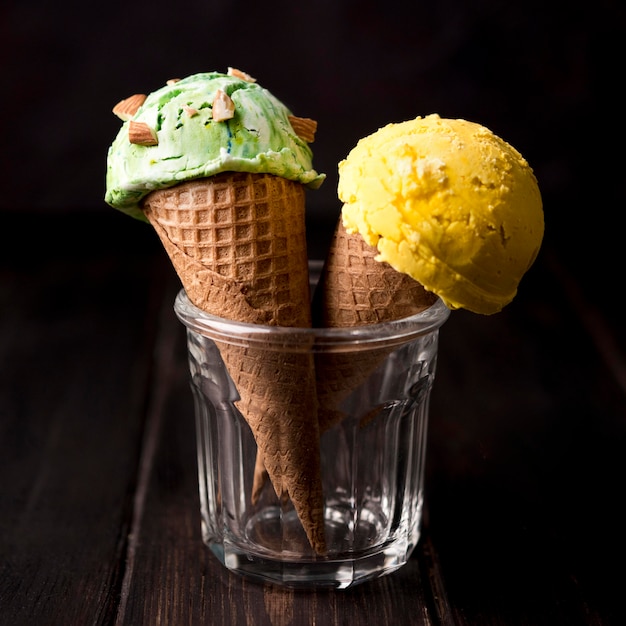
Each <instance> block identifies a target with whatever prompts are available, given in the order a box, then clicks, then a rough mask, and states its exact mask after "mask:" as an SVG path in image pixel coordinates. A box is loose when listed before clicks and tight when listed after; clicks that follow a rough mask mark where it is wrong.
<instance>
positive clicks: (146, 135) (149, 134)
mask: <svg viewBox="0 0 626 626" xmlns="http://www.w3.org/2000/svg"><path fill="white" fill-rule="evenodd" d="M128 141H130V143H136V144H138V145H140V146H156V145H157V144H158V143H159V140H158V139H157V136H156V133H155V132H154V130H153V129H152V128H150V126H148V125H147V124H146V123H144V122H133V121H132V120H131V122H130V124H129V125H128Z"/></svg>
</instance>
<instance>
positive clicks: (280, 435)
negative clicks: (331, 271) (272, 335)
mask: <svg viewBox="0 0 626 626" xmlns="http://www.w3.org/2000/svg"><path fill="white" fill-rule="evenodd" d="M304 196H305V192H304V189H303V187H302V185H301V184H300V183H297V182H293V181H289V180H286V179H283V178H280V177H277V176H273V175H270V174H249V173H231V172H227V173H223V174H218V175H216V176H212V177H210V178H205V179H199V180H193V181H189V182H185V183H181V184H179V185H177V186H175V187H171V188H168V189H163V190H158V191H153V192H152V193H150V194H149V195H148V196H147V197H146V199H145V200H144V203H143V210H144V213H145V215H146V217H147V218H148V220H149V221H150V223H151V224H152V226H153V227H154V229H155V230H156V232H157V234H158V236H159V238H160V239H161V242H162V244H163V246H164V248H165V250H166V251H167V253H168V255H169V257H170V260H171V261H172V264H173V265H174V268H175V270H176V272H177V274H178V276H179V277H180V279H181V282H182V284H183V287H184V288H185V291H186V292H187V295H188V297H189V299H190V300H191V301H192V302H193V303H194V304H195V305H196V306H197V307H198V308H200V309H202V310H203V311H206V312H207V313H210V314H212V315H217V316H220V317H223V318H227V319H230V320H235V321H241V322H248V323H252V324H266V325H278V326H292V327H303V328H304V327H310V326H311V308H310V288H309V274H308V258H307V248H306V233H305V219H304V211H305V202H304ZM218 347H219V349H220V352H221V355H222V359H223V360H224V363H225V365H226V367H227V369H228V371H229V374H230V376H231V378H232V380H233V382H234V384H235V386H236V388H237V390H238V392H239V395H240V399H239V401H238V402H237V406H238V408H239V410H240V411H241V413H242V415H243V416H244V418H245V419H246V421H247V423H248V424H249V425H250V428H251V430H252V433H253V434H254V437H255V440H256V443H257V448H258V458H257V463H256V468H255V476H254V481H253V487H252V490H251V499H252V501H253V504H254V503H255V502H256V501H257V500H258V499H259V497H260V494H261V491H262V490H263V486H264V478H265V471H267V475H268V476H269V478H270V480H271V483H272V485H273V487H274V490H275V491H276V494H277V495H278V496H279V497H281V498H282V499H285V498H286V497H287V496H288V498H289V499H290V500H291V502H292V503H293V506H294V508H295V509H296V512H297V514H298V516H299V518H300V520H301V522H302V525H303V527H304V530H305V531H306V533H307V537H308V539H309V542H310V544H311V546H312V547H313V548H314V549H315V550H316V551H317V552H319V553H323V552H324V551H325V537H324V519H323V499H322V486H321V475H320V459H319V429H318V420H317V395H316V391H315V371H314V359H313V355H312V353H302V352H288V351H285V350H284V349H283V347H282V346H280V345H277V346H274V347H273V346H267V345H266V346H264V348H263V349H260V348H255V347H242V346H240V345H233V344H229V343H223V342H219V343H218ZM273 348H275V349H273Z"/></svg>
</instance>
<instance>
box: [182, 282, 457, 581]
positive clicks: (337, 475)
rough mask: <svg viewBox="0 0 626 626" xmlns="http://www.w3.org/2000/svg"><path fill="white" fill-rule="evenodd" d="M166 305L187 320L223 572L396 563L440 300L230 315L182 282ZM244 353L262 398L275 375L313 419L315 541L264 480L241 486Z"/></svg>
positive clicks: (411, 537)
mask: <svg viewBox="0 0 626 626" xmlns="http://www.w3.org/2000/svg"><path fill="white" fill-rule="evenodd" d="M174 308H175V311H176V314H177V315H178V317H179V319H180V320H181V321H182V322H183V324H184V325H185V326H186V328H187V340H188V354H189V365H190V371H191V388H192V391H193V396H194V404H195V417H196V428H197V452H198V473H199V482H200V505H201V522H202V536H203V540H204V542H205V543H206V545H207V546H208V547H209V548H210V549H211V551H212V552H213V553H214V554H215V556H217V558H218V559H219V560H220V561H221V562H222V563H223V564H224V565H225V566H226V567H227V568H228V569H230V570H231V571H233V572H237V573H239V574H242V575H245V576H247V577H251V578H254V579H257V580H261V581H264V582H271V583H276V584H280V585H285V586H289V587H304V588H306V587H309V588H312V587H331V588H338V589H345V588H347V587H350V586H351V585H354V584H357V583H361V582H364V581H366V580H369V579H372V578H376V577H379V576H382V575H385V574H389V573H391V572H393V571H394V570H396V569H398V568H399V567H401V566H402V565H404V564H405V563H406V562H407V560H408V558H409V556H410V555H411V552H412V551H413V549H414V548H415V546H416V544H417V542H418V540H419V537H420V527H421V519H422V506H423V483H424V459H425V451H426V433H427V424H428V407H429V397H430V392H431V388H432V384H433V379H434V375H435V368H436V360H437V346H438V333H439V328H440V326H441V325H442V324H443V323H444V322H445V321H446V319H447V318H448V315H449V310H448V308H447V307H446V306H445V305H444V304H443V303H442V302H441V301H439V300H437V301H436V302H435V304H433V305H432V306H431V307H430V308H428V309H427V310H426V311H423V312H421V313H419V314H417V315H414V316H411V317H408V318H405V319H402V320H398V321H394V322H389V323H381V324H374V325H370V326H363V327H358V328H352V329H328V328H315V329H295V328H285V327H276V326H271V327H270V326H255V325H251V324H244V323H239V322H232V321H229V320H226V319H222V318H219V317H215V316H212V315H208V314H206V313H204V312H203V311H201V310H200V309H198V308H196V307H195V306H193V305H192V304H191V303H190V301H189V300H188V298H187V296H186V294H185V292H184V291H181V292H180V293H179V294H178V296H177V298H176V302H175V306H174ZM233 354H234V355H236V357H237V358H233ZM241 355H245V356H247V357H249V358H250V359H252V362H253V364H254V365H253V367H254V372H257V370H256V367H257V365H258V367H259V368H260V370H258V371H261V372H263V371H264V370H263V368H264V367H265V366H266V363H265V362H266V361H267V362H268V363H269V365H267V369H266V373H267V371H269V372H271V373H273V374H272V375H274V376H275V379H276V383H275V384H270V385H269V394H270V396H271V395H272V393H273V391H272V390H276V393H278V389H279V388H280V385H281V384H282V383H281V382H280V381H284V380H286V381H292V382H293V383H295V387H296V391H295V394H296V395H295V396H293V398H295V399H294V403H295V404H297V405H298V407H299V408H298V409H297V411H300V412H304V413H306V416H304V423H305V424H308V421H310V422H312V423H315V421H316V419H317V422H316V423H315V428H313V430H312V432H313V433H314V434H315V433H317V436H318V440H316V444H315V445H316V446H317V447H318V449H315V450H313V452H312V453H311V454H312V456H310V457H309V458H310V459H312V460H311V462H310V465H311V467H312V468H313V469H312V471H313V473H314V474H316V475H319V483H320V487H321V506H320V507H319V513H320V515H321V516H322V517H321V519H322V520H323V521H322V522H320V523H319V524H317V525H316V526H315V527H316V528H317V529H318V530H319V529H320V528H321V532H322V534H323V537H324V540H325V546H324V549H323V550H320V549H318V547H317V546H315V547H312V546H313V544H312V543H311V540H310V537H309V536H308V534H307V532H305V530H304V529H303V524H302V522H301V518H300V516H299V513H298V511H297V510H296V509H295V508H294V505H293V503H292V502H291V500H290V498H287V497H284V496H283V497H279V496H278V495H277V493H278V490H277V489H275V488H273V483H272V482H271V481H269V480H268V481H266V482H267V483H268V484H266V485H263V487H262V489H261V495H260V496H258V495H257V496H256V497H255V496H253V495H252V493H253V490H255V488H256V485H255V483H256V480H257V478H258V476H259V474H258V470H257V471H256V472H255V466H256V457H257V443H256V439H255V435H254V433H253V430H252V429H251V427H250V425H249V422H248V420H247V419H246V417H245V416H244V415H243V414H242V411H241V410H240V408H241V405H240V402H239V401H240V399H241V397H242V396H244V395H246V394H248V396H249V395H250V393H249V392H242V393H241V394H240V390H238V389H237V385H236V384H235V382H234V381H235V379H237V380H239V379H238V378H237V375H236V374H235V373H234V372H232V370H233V369H234V368H237V369H239V368H240V367H241V360H240V359H239V357H240V356H241ZM307 363H308V364H309V366H310V367H311V368H312V369H313V370H314V376H313V379H311V377H309V378H308V379H307V380H306V381H304V382H300V381H299V377H300V375H299V374H295V375H294V374H293V372H298V371H300V370H298V368H300V367H301V366H302V364H305V365H306V364H307ZM294 364H295V365H294ZM294 367H295V369H294ZM283 368H284V369H285V372H283V371H281V370H282V369H283ZM243 369H246V368H245V367H244V368H243ZM283 374H284V376H283ZM253 375H254V374H253ZM311 381H313V382H311ZM253 387H254V385H253ZM266 391H267V390H266ZM251 393H252V395H254V393H256V391H255V389H254V388H253V390H252V392H251ZM298 394H302V396H300V395H298ZM311 394H313V395H311ZM301 397H302V398H304V400H303V401H301ZM270 401H271V397H270ZM283 401H284V398H283ZM252 404H254V400H252ZM258 406H260V407H261V408H260V409H257V410H259V411H261V412H262V411H263V408H262V406H263V405H262V404H260V405H258ZM243 412H244V413H245V410H244V411H243ZM286 412H289V409H287V410H286ZM315 429H317V430H315ZM304 439H306V437H304ZM317 441H319V443H317ZM310 447H312V446H307V449H308V448H310ZM308 451H309V452H310V450H308ZM316 463H319V468H318V467H317V465H316ZM317 470H319V471H317Z"/></svg>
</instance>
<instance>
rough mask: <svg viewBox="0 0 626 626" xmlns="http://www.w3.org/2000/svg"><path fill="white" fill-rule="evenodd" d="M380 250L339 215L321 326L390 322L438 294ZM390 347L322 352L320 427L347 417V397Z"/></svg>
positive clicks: (319, 299) (317, 301) (318, 317)
mask: <svg viewBox="0 0 626 626" xmlns="http://www.w3.org/2000/svg"><path fill="white" fill-rule="evenodd" d="M377 255H378V250H377V249H376V248H375V247H373V246H370V245H368V244H367V243H366V241H365V240H364V239H363V237H362V236H361V235H360V234H359V233H348V232H347V231H346V228H345V226H344V225H343V221H342V220H341V219H339V222H338V224H337V227H336V230H335V234H334V236H333V240H332V242H331V246H330V249H329V252H328V256H327V258H326V262H325V264H324V269H323V271H322V275H321V277H320V282H319V284H318V286H317V289H316V291H315V298H314V302H313V318H314V323H315V325H316V326H323V327H331V328H332V327H335V328H341V327H354V326H363V325H365V324H376V323H381V322H389V321H393V320H397V319H401V318H403V317H408V316H410V315H415V314H416V313H419V312H420V311H423V310H424V309H426V308H428V307H429V306H430V305H432V304H433V303H434V302H435V300H436V296H435V295H434V294H432V293H430V292H428V291H426V289H424V287H423V286H422V285H421V284H420V283H419V282H417V281H416V280H414V279H413V278H411V277H410V276H408V275H407V274H403V273H401V272H398V271H396V270H395V269H393V267H391V266H390V265H389V264H388V263H384V262H381V261H377V260H376V256H377ZM389 352H390V350H388V349H373V350H367V351H363V352H362V353H361V354H360V355H359V357H358V358H355V356H354V355H350V354H343V353H341V352H337V353H320V354H318V355H317V362H316V372H317V392H318V398H319V403H320V406H319V413H318V419H319V424H320V433H323V432H325V431H326V430H328V429H329V428H331V427H332V426H333V425H334V424H336V423H337V422H338V421H340V420H341V419H342V418H343V413H342V411H341V409H340V405H341V402H342V401H343V400H344V399H345V398H346V397H347V396H348V395H350V393H352V392H353V391H354V390H355V389H356V388H357V387H359V386H360V385H361V384H363V383H364V382H365V381H366V380H367V378H368V377H369V375H370V374H371V373H372V372H373V371H374V370H375V369H376V368H377V367H378V366H379V365H380V364H381V363H382V361H383V360H384V359H385V357H386V356H388V354H389Z"/></svg>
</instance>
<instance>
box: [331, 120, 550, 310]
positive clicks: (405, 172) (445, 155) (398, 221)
mask: <svg viewBox="0 0 626 626" xmlns="http://www.w3.org/2000/svg"><path fill="white" fill-rule="evenodd" d="M338 193H339V197H340V199H341V200H342V202H343V203H344V206H343V211H342V216H343V223H344V225H345V227H346V229H347V231H348V232H349V233H350V232H358V233H360V235H361V236H362V237H363V239H364V240H365V241H366V242H367V243H368V244H369V245H371V246H375V247H376V248H377V250H378V256H377V260H378V261H382V262H386V263H388V264H389V265H390V266H392V267H393V268H394V269H396V270H397V271H398V272H402V273H404V274H407V275H409V276H411V277H412V278H414V279H415V280H416V281H418V282H419V283H421V284H422V285H423V286H424V287H425V288H426V289H427V290H429V291H432V292H433V293H435V294H437V295H438V296H440V298H441V299H442V300H443V301H444V302H445V304H446V305H447V306H448V307H449V308H451V309H457V308H466V309H469V310H471V311H474V312H476V313H482V314H491V313H496V312H498V311H500V310H501V309H502V307H504V306H505V305H506V304H508V303H509V302H511V300H512V299H513V298H514V297H515V295H516V293H517V288H518V284H519V281H520V279H521V278H522V276H523V275H524V273H525V272H526V271H527V270H528V269H529V267H530V266H531V265H532V263H533V261H534V260H535V258H536V256H537V253H538V251H539V248H540V246H541V241H542V238H543V232H544V220H543V207H542V200H541V195H540V193H539V188H538V185H537V180H536V178H535V175H534V174H533V171H532V169H531V168H530V166H529V165H528V163H527V162H526V160H525V159H524V158H523V157H522V155H521V154H520V153H519V152H518V151H517V150H516V149H515V148H513V147H512V146H510V145H509V144H508V143H506V142H505V141H503V140H502V139H500V138H499V137H498V136H496V135H495V134H494V133H493V132H491V131H490V130H488V129H487V128H485V127H483V126H481V125H479V124H476V123H473V122H468V121H465V120H460V119H443V118H441V117H440V116H439V115H436V114H433V115H428V116H426V117H418V118H416V119H414V120H411V121H407V122H403V123H398V124H388V125H387V126H385V127H383V128H381V129H379V130H378V131H377V132H375V133H373V134H372V135H370V136H368V137H365V138H363V139H361V140H360V141H359V142H358V144H357V145H356V146H355V147H354V149H353V150H352V151H351V152H350V153H349V155H348V156H347V158H346V159H345V160H343V161H342V162H341V163H340V164H339V185H338Z"/></svg>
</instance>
